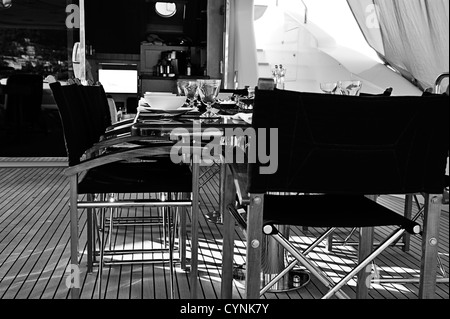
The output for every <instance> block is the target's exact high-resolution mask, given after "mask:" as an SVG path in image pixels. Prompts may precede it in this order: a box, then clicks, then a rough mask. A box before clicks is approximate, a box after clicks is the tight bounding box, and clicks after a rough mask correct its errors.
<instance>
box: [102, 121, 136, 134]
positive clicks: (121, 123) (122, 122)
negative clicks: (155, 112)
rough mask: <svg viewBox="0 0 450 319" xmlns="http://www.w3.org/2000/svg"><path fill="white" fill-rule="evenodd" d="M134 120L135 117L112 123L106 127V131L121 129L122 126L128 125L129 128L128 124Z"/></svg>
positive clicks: (133, 122)
mask: <svg viewBox="0 0 450 319" xmlns="http://www.w3.org/2000/svg"><path fill="white" fill-rule="evenodd" d="M135 122H136V119H134V118H133V119H128V120H123V121H120V122H117V123H114V124H112V125H111V126H108V127H107V128H106V132H110V131H115V130H117V129H121V128H122V127H128V129H130V126H131V125H133V124H135Z"/></svg>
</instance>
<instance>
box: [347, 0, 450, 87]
mask: <svg viewBox="0 0 450 319" xmlns="http://www.w3.org/2000/svg"><path fill="white" fill-rule="evenodd" d="M347 2H348V4H349V6H350V8H351V10H352V11H353V14H354V15H355V18H356V20H357V21H358V24H359V26H360V28H361V30H362V32H363V33H364V36H365V37H366V39H367V42H368V43H369V45H370V46H371V47H372V48H373V49H374V50H375V51H377V52H378V54H379V55H380V57H381V58H382V59H384V61H386V62H387V63H388V64H389V65H391V66H392V67H394V68H395V69H397V70H398V71H399V72H400V73H401V74H402V75H403V76H404V77H405V78H407V79H409V80H410V81H411V82H413V83H414V84H415V85H417V86H418V87H419V88H421V89H422V90H425V89H427V88H432V87H434V82H435V80H436V78H437V77H438V76H439V75H440V74H442V73H448V71H449V1H448V0H395V1H393V0H347Z"/></svg>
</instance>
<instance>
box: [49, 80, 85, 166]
mask: <svg viewBox="0 0 450 319" xmlns="http://www.w3.org/2000/svg"><path fill="white" fill-rule="evenodd" d="M50 88H51V89H52V92H53V97H54V98H55V101H56V104H57V105H58V109H59V114H60V116H61V122H62V125H63V131H64V140H65V143H66V151H67V156H68V160H69V166H74V165H77V164H79V163H80V158H81V157H82V156H83V154H84V152H85V151H86V150H87V149H88V148H89V147H91V146H92V144H93V143H92V141H91V137H90V133H89V130H90V127H89V124H88V123H86V118H85V116H84V114H83V112H84V107H83V103H84V101H83V97H82V96H81V94H80V90H79V87H78V85H77V84H73V85H65V86H62V85H61V83H59V82H56V83H51V84H50Z"/></svg>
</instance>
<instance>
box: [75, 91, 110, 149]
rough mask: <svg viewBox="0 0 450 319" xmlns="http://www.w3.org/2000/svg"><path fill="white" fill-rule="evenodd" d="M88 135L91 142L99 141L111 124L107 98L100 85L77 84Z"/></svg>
mask: <svg viewBox="0 0 450 319" xmlns="http://www.w3.org/2000/svg"><path fill="white" fill-rule="evenodd" d="M78 89H79V91H80V95H81V98H82V100H83V103H82V106H83V111H84V116H85V119H86V122H87V123H88V124H89V130H88V131H89V135H90V139H91V142H92V144H94V143H96V142H98V141H99V139H100V136H102V135H103V134H104V133H105V130H106V128H107V127H108V126H110V125H111V124H112V121H111V113H110V111H109V105H108V99H107V96H106V93H105V90H104V89H103V86H101V85H95V86H78Z"/></svg>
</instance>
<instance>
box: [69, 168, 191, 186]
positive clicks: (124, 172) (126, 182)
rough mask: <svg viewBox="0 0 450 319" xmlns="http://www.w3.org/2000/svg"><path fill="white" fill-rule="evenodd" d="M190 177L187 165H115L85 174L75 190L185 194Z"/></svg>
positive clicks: (189, 184) (95, 169) (94, 169)
mask: <svg viewBox="0 0 450 319" xmlns="http://www.w3.org/2000/svg"><path fill="white" fill-rule="evenodd" d="M191 191H192V173H191V171H190V169H189V167H188V166H187V165H177V164H173V163H171V162H169V161H167V160H163V161H155V162H151V163H150V162H143V163H126V162H117V163H112V164H108V165H104V166H100V167H96V168H93V169H91V170H89V171H88V172H87V174H86V176H85V177H84V178H83V180H82V181H81V182H80V184H79V186H78V193H79V194H91V193H152V192H155V193H159V192H174V193H178V192H179V193H189V192H191Z"/></svg>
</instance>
